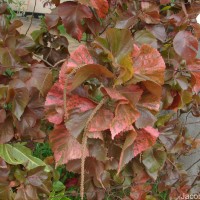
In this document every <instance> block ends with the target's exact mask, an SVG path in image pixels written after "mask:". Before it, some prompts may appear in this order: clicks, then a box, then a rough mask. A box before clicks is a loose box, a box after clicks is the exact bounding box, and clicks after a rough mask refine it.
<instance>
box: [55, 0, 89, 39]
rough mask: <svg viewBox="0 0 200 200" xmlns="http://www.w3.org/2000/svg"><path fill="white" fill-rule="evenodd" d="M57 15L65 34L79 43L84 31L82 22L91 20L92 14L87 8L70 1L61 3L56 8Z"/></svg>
mask: <svg viewBox="0 0 200 200" xmlns="http://www.w3.org/2000/svg"><path fill="white" fill-rule="evenodd" d="M58 15H59V16H60V17H61V19H62V22H63V24H64V26H65V28H66V31H67V33H69V34H70V35H71V36H72V37H73V38H75V39H77V40H79V41H80V40H81V38H82V34H83V32H84V30H85V27H84V26H83V25H82V23H83V20H84V19H89V18H92V12H91V11H90V9H89V8H88V7H87V6H85V5H81V4H78V3H76V2H72V1H70V2H64V3H61V4H60V5H59V6H58ZM72 16H73V17H72Z"/></svg>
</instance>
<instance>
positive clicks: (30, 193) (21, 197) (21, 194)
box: [15, 185, 39, 200]
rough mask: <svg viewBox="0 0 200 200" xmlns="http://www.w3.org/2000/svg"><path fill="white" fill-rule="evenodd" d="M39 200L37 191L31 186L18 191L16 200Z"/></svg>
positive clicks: (22, 187)
mask: <svg viewBox="0 0 200 200" xmlns="http://www.w3.org/2000/svg"><path fill="white" fill-rule="evenodd" d="M27 199H28V200H39V197H38V194H37V190H36V188H35V187H33V186H31V185H25V186H21V187H20V188H18V189H17V194H16V196H15V200H27Z"/></svg>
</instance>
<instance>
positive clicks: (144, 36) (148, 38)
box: [134, 30, 158, 48]
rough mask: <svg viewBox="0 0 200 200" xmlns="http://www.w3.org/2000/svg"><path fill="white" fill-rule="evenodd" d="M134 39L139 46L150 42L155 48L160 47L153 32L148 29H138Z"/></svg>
mask: <svg viewBox="0 0 200 200" xmlns="http://www.w3.org/2000/svg"><path fill="white" fill-rule="evenodd" d="M134 41H135V42H136V44H138V45H139V46H141V45H142V44H149V45H151V46H152V47H154V48H157V47H158V44H157V39H156V38H155V36H154V35H153V34H152V33H151V32H149V31H147V30H141V31H137V32H136V33H135V35H134Z"/></svg>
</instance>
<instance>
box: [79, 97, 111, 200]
mask: <svg viewBox="0 0 200 200" xmlns="http://www.w3.org/2000/svg"><path fill="white" fill-rule="evenodd" d="M107 100H108V97H104V98H103V99H102V100H101V101H100V102H99V104H98V105H97V106H96V108H95V109H94V110H93V111H92V113H91V115H90V117H89V118H88V120H87V122H86V125H85V128H84V132H83V138H82V156H81V185H80V194H81V200H83V199H84V179H85V159H86V146H87V133H88V126H89V124H90V122H91V121H92V119H93V118H94V116H95V115H96V113H97V111H98V110H100V109H101V107H102V106H103V105H104V104H105V103H106V101H107Z"/></svg>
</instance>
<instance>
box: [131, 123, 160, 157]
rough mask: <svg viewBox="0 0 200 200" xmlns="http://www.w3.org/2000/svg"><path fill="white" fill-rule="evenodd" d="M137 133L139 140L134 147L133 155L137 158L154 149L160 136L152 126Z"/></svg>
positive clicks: (137, 139)
mask: <svg viewBox="0 0 200 200" xmlns="http://www.w3.org/2000/svg"><path fill="white" fill-rule="evenodd" d="M137 133H138V134H137V138H136V140H135V142H134V145H133V154H134V156H135V157H136V156H137V155H138V154H140V153H142V152H143V151H145V150H147V149H148V148H150V147H152V146H153V145H154V144H155V142H156V139H157V138H158V136H159V134H160V133H159V132H158V131H157V130H156V129H154V128H152V127H150V126H148V127H146V128H144V129H140V130H138V131H137Z"/></svg>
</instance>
